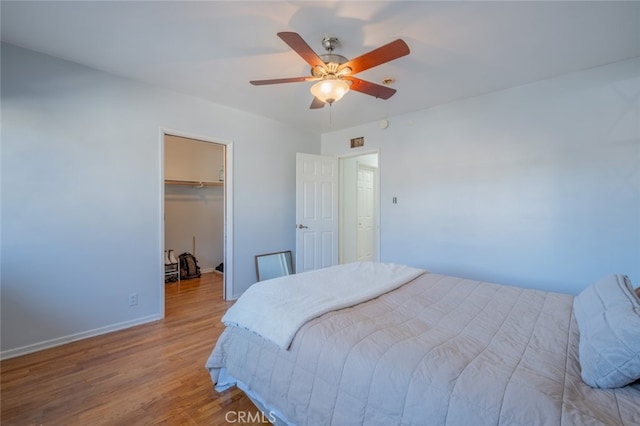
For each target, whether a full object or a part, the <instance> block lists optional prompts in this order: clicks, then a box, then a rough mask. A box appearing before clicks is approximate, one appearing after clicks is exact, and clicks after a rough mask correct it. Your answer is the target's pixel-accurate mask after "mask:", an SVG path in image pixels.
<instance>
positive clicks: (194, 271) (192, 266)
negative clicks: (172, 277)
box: [178, 253, 200, 280]
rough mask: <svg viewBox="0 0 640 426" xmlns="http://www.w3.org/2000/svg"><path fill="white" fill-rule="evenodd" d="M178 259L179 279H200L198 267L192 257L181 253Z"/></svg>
mask: <svg viewBox="0 0 640 426" xmlns="http://www.w3.org/2000/svg"><path fill="white" fill-rule="evenodd" d="M178 258H179V261H180V279H183V280H188V279H189V278H198V277H200V267H199V266H198V260H197V259H196V257H195V256H194V255H192V254H191V253H182V254H181V255H180V256H178Z"/></svg>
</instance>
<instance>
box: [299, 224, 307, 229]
mask: <svg viewBox="0 0 640 426" xmlns="http://www.w3.org/2000/svg"><path fill="white" fill-rule="evenodd" d="M298 229H309V227H308V226H305V225H303V224H299V225H298Z"/></svg>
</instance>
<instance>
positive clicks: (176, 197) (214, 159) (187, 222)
mask: <svg viewBox="0 0 640 426" xmlns="http://www.w3.org/2000/svg"><path fill="white" fill-rule="evenodd" d="M162 147H163V151H162V152H163V163H164V164H163V166H164V167H163V185H162V186H163V203H162V217H163V221H162V223H163V230H162V231H163V232H162V245H163V247H162V253H163V267H164V264H165V263H166V261H167V254H169V251H170V250H171V251H172V254H173V256H172V257H170V259H168V260H171V259H177V260H179V255H180V254H182V253H191V254H193V255H194V256H195V257H196V259H197V262H198V266H199V267H200V272H201V273H216V274H222V275H223V280H222V281H223V294H224V297H225V299H227V298H230V297H231V295H232V294H233V290H232V288H231V287H232V280H231V265H232V263H231V258H230V256H229V254H230V253H232V250H231V248H230V247H229V245H230V241H232V239H231V238H230V234H231V220H230V218H231V217H232V216H231V206H232V202H231V200H230V194H231V191H230V187H231V184H232V182H231V176H232V174H231V171H230V167H229V166H230V164H232V161H231V154H232V145H231V143H230V142H223V141H216V140H208V139H205V138H202V137H197V136H192V135H185V134H183V133H179V132H174V131H163V133H162ZM175 278H176V277H174V276H165V280H163V283H162V291H163V294H164V289H165V286H166V285H172V284H173V283H174V281H168V282H166V283H165V282H164V281H167V280H171V279H175ZM182 279H183V278H182ZM176 284H178V283H176ZM162 299H163V303H164V297H163V298H162ZM162 311H163V312H164V306H163V309H162Z"/></svg>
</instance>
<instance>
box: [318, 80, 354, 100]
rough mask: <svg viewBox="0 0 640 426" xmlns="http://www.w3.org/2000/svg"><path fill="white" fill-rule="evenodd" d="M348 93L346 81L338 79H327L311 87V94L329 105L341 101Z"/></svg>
mask: <svg viewBox="0 0 640 426" xmlns="http://www.w3.org/2000/svg"><path fill="white" fill-rule="evenodd" d="M348 91H349V85H348V84H347V82H346V81H344V80H340V79H338V78H335V77H334V78H327V79H325V80H321V81H319V82H317V83H316V84H314V85H313V86H311V94H312V95H313V96H315V97H316V98H318V99H319V100H321V101H322V102H324V103H327V104H329V105H331V104H333V103H334V102H336V101H339V100H340V99H342V97H343V96H344V95H345V94H346V93H347V92H348Z"/></svg>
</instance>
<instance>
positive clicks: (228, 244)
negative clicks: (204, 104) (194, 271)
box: [158, 127, 234, 318]
mask: <svg viewBox="0 0 640 426" xmlns="http://www.w3.org/2000/svg"><path fill="white" fill-rule="evenodd" d="M166 135H170V136H178V137H182V138H188V139H194V140H199V141H203V142H210V143H216V144H219V145H225V150H224V151H225V158H224V169H225V179H224V241H223V244H224V248H223V251H224V258H223V265H224V278H223V281H224V288H223V298H224V299H225V300H231V299H232V298H233V294H234V293H233V142H232V141H228V140H224V139H217V138H211V137H207V136H202V135H195V134H192V133H187V132H183V131H179V130H173V129H168V128H164V127H161V128H160V136H159V139H160V179H159V182H160V185H159V186H160V194H159V197H160V199H159V206H160V209H159V213H160V216H159V219H160V241H159V242H158V243H159V244H158V247H159V249H158V255H159V259H160V265H159V266H158V267H159V269H158V270H161V271H163V270H164V232H165V230H164V197H165V194H164V138H165V136H166ZM160 285H161V289H162V290H161V295H162V297H160V312H161V313H162V318H164V290H165V283H164V274H162V282H161V283H160Z"/></svg>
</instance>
